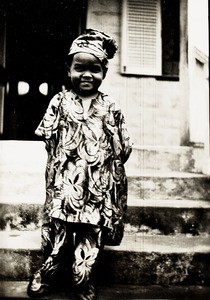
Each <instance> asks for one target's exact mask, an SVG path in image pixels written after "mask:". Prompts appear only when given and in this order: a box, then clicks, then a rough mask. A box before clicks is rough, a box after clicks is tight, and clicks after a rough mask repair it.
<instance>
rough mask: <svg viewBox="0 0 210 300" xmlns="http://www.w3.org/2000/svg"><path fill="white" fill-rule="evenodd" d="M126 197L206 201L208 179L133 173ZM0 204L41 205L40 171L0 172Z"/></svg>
mask: <svg viewBox="0 0 210 300" xmlns="http://www.w3.org/2000/svg"><path fill="white" fill-rule="evenodd" d="M128 194H129V196H130V197H131V198H137V199H139V198H140V199H154V200H157V199H160V200H161V199H171V200H176V199H187V200H190V199H196V200H208V199H210V177H209V176H206V175H201V174H193V173H181V172H168V173H166V172H157V171H155V172H149V171H148V170H147V171H145V170H141V171H135V172H133V174H130V175H129V176H128ZM0 199H1V200H0V201H1V203H14V201H15V203H18V202H19V203H24V202H25V203H43V202H44V199H45V178H44V171H42V172H40V171H39V172H38V171H37V172H32V171H31V172H28V171H17V172H16V171H15V170H14V171H7V172H6V171H5V172H3V171H0Z"/></svg>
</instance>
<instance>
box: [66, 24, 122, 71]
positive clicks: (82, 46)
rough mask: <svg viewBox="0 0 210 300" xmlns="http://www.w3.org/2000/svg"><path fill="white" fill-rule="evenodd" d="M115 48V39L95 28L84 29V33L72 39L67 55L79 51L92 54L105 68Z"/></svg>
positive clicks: (116, 47)
mask: <svg viewBox="0 0 210 300" xmlns="http://www.w3.org/2000/svg"><path fill="white" fill-rule="evenodd" d="M117 49H118V46H117V44H116V42H115V40H114V39H112V38H111V37H110V36H108V35H107V34H106V33H104V32H102V31H99V30H95V29H86V31H85V33H84V34H82V35H80V36H79V37H78V38H77V39H75V40H74V41H73V43H72V45H71V47H70V50H69V54H68V55H73V54H75V53H79V52H83V53H90V54H93V55H94V56H96V57H97V58H98V59H99V60H100V61H101V63H102V64H103V66H104V67H105V69H107V68H108V59H111V58H113V57H114V54H115V53H116V51H117Z"/></svg>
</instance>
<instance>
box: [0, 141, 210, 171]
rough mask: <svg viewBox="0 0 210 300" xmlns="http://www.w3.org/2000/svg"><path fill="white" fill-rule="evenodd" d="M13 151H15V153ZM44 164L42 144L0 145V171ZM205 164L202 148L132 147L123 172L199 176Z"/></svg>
mask: <svg viewBox="0 0 210 300" xmlns="http://www.w3.org/2000/svg"><path fill="white" fill-rule="evenodd" d="M14 149H15V151H14ZM45 162H46V151H45V145H44V143H43V142H41V141H0V169H1V168H2V167H3V168H4V167H6V168H8V167H10V166H13V169H14V168H15V169H19V170H20V169H28V167H29V166H32V167H33V168H37V169H42V166H43V164H45ZM204 162H205V154H204V149H203V147H200V148H198V147H197V148H195V147H184V146H171V145H169V146H160V145H153V146H151V145H134V146H133V151H132V153H131V156H130V158H129V161H128V163H127V164H126V168H127V170H128V173H130V171H132V170H133V169H150V170H160V171H161V170H162V171H179V172H194V173H200V172H202V169H203V164H204Z"/></svg>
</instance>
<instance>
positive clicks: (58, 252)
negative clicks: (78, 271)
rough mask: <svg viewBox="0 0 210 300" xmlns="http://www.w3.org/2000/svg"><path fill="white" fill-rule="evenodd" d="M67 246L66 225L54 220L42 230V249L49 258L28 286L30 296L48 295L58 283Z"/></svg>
mask: <svg viewBox="0 0 210 300" xmlns="http://www.w3.org/2000/svg"><path fill="white" fill-rule="evenodd" d="M65 244H66V225H65V223H64V222H62V221H59V220H58V219H57V220H54V222H52V224H50V225H49V226H44V227H43V229H42V248H43V251H44V255H45V257H46V258H47V259H46V261H45V262H44V264H43V265H42V267H41V268H40V269H39V270H37V271H36V272H35V274H34V275H33V276H32V278H31V280H30V282H29V285H28V295H29V296H31V297H33V296H38V295H43V294H45V293H47V292H48V291H49V289H50V285H51V284H52V283H53V282H55V281H56V278H57V277H56V274H57V273H58V272H59V271H60V270H61V269H62V267H63V266H64V256H65V255H64V248H65V247H64V246H65Z"/></svg>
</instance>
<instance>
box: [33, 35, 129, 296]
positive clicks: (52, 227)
mask: <svg viewBox="0 0 210 300" xmlns="http://www.w3.org/2000/svg"><path fill="white" fill-rule="evenodd" d="M116 50H117V46H116V43H115V41H114V40H113V39H111V38H110V37H109V36H108V35H106V34H105V33H103V32H101V31H98V30H92V29H89V30H87V31H86V33H84V34H83V35H81V36H79V37H78V38H77V39H76V40H74V41H73V43H72V46H71V48H70V52H69V55H68V67H69V71H68V75H69V77H70V80H71V85H72V89H71V90H69V91H65V92H61V93H59V94H57V95H55V96H54V97H53V99H52V100H51V101H50V104H49V106H48V109H47V111H46V113H45V115H44V118H43V120H42V121H41V123H40V124H39V126H38V128H37V130H36V134H37V135H39V136H42V137H43V138H44V140H45V143H46V150H47V153H48V161H47V167H46V201H45V205H44V222H43V226H42V247H43V250H44V255H45V258H46V260H45V263H44V264H43V265H42V267H41V268H40V269H39V270H38V271H36V273H35V274H34V275H33V276H32V278H31V280H30V282H29V286H28V294H29V296H31V297H36V296H43V294H46V293H48V292H49V291H50V289H51V287H52V286H54V284H55V283H58V282H59V279H61V281H62V282H64V279H65V278H67V281H66V282H65V284H68V285H69V286H70V287H71V292H72V293H74V295H76V297H77V298H76V299H95V291H94V287H93V274H94V268H95V265H96V260H97V258H98V255H99V251H100V250H101V249H102V248H103V246H104V245H108V244H109V245H110V244H111V245H119V244H120V242H121V239H122V237H123V229H124V223H123V222H124V213H125V210H126V201H127V179H126V175H125V170H124V163H125V162H126V161H127V159H128V157H129V155H130V153H131V146H130V144H129V136H128V133H127V130H126V128H125V123H124V117H123V115H122V113H121V111H120V110H119V109H118V108H117V107H116V105H115V102H114V101H113V100H112V99H111V98H110V97H109V96H107V95H106V94H104V93H102V92H100V91H99V90H98V88H99V87H100V85H101V83H102V81H103V79H104V78H105V76H106V72H107V69H108V59H110V58H112V57H113V56H114V54H115V52H116ZM64 274H65V276H64ZM59 284H61V282H60V283H59Z"/></svg>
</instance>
